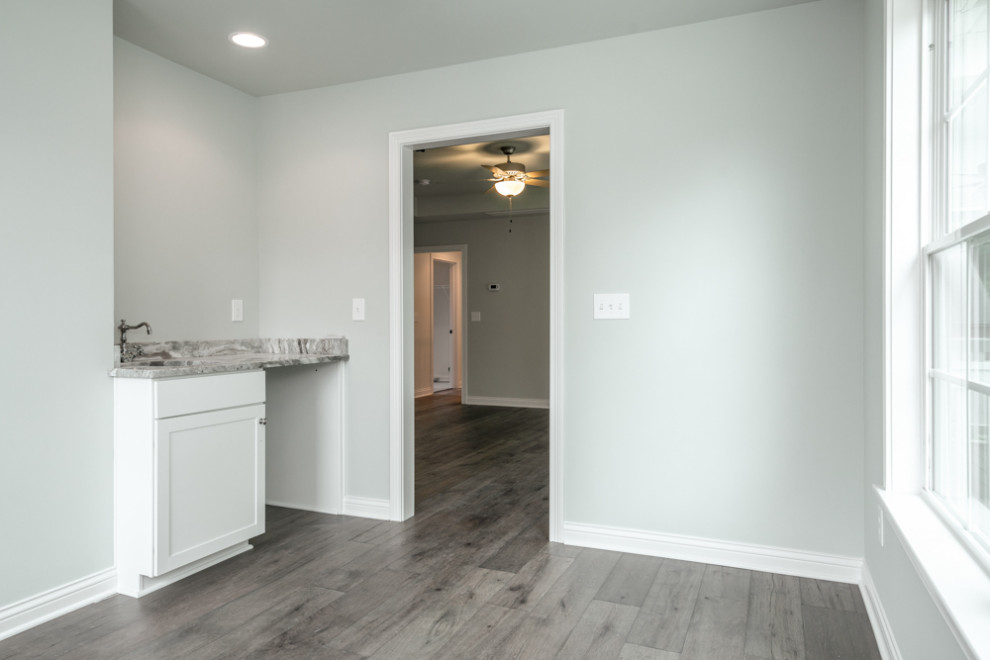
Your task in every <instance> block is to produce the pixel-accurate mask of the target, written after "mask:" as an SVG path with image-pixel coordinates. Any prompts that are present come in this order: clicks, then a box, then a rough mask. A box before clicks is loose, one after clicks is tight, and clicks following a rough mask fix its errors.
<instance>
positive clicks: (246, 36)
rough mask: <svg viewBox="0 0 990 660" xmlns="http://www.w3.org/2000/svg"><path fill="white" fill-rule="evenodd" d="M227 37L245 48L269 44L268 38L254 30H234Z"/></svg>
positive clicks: (261, 46)
mask: <svg viewBox="0 0 990 660" xmlns="http://www.w3.org/2000/svg"><path fill="white" fill-rule="evenodd" d="M227 38H228V39H230V40H231V42H233V43H235V44H237V45H238V46H242V47H244V48H264V47H265V46H267V45H268V39H265V38H264V37H263V36H261V35H260V34H255V33H254V32H233V33H231V34H230V35H229V36H228V37H227Z"/></svg>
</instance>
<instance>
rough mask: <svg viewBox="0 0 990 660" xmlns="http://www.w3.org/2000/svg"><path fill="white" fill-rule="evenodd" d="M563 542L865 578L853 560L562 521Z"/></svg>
mask: <svg viewBox="0 0 990 660" xmlns="http://www.w3.org/2000/svg"><path fill="white" fill-rule="evenodd" d="M563 542H564V543H565V544H567V545H580V546H584V547H588V548H598V549H600V550H615V551H618V552H631V553H634V554H639V555H650V556H653V557H666V558H670V559H681V560H685V561H694V562H699V563H704V564H716V565H718V566H730V567H732V568H744V569H747V570H751V571H764V572H767V573H779V574H782V575H793V576H796V577H804V578H812V579H816V580H831V581H834V582H845V583H848V584H859V583H860V582H861V580H862V575H863V560H862V559H860V558H857V557H844V556H840V555H825V554H820V553H815V552H806V551H803V550H792V549H790V548H777V547H772V546H762V545H750V544H747V543H732V542H729V541H718V540H713V539H704V538H697V537H692V536H680V535H677V534H661V533H658V532H649V531H645V530H639V529H623V528H619V527H605V526H602V525H589V524H585V523H574V522H564V533H563Z"/></svg>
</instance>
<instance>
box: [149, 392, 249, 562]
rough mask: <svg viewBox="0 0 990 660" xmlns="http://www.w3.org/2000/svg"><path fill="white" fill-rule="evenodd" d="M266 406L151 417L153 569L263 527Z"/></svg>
mask: <svg viewBox="0 0 990 660" xmlns="http://www.w3.org/2000/svg"><path fill="white" fill-rule="evenodd" d="M264 416H265V406H264V405H255V406H244V407H241V408H232V409H228V410H218V411H214V412H207V413H200V414H195V415H185V416H181V417H173V418H169V419H162V420H158V421H157V422H156V423H155V452H156V455H157V470H156V474H155V481H156V483H155V518H156V520H155V524H154V526H153V528H154V529H155V533H156V538H155V543H154V545H155V558H154V569H155V575H156V576H157V575H161V574H163V573H166V572H168V571H170V570H172V569H175V568H178V567H180V566H183V565H185V564H188V563H189V562H192V561H196V560H197V559H201V558H203V557H206V556H207V555H210V554H213V553H214V552H217V551H219V550H223V549H225V548H228V547H230V546H232V545H234V544H236V543H239V542H242V541H246V540H247V539H249V538H251V537H253V536H257V535H259V534H261V533H263V532H264V531H265V508H264V507H265V426H264V424H263V421H262V420H263V418H264Z"/></svg>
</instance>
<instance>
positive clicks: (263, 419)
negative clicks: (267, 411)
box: [258, 417, 268, 426]
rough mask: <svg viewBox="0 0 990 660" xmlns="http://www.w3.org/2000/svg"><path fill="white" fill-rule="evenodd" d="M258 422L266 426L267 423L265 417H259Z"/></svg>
mask: <svg viewBox="0 0 990 660" xmlns="http://www.w3.org/2000/svg"><path fill="white" fill-rule="evenodd" d="M258 423H259V424H261V425H262V426H267V425H268V418H267V417H259V418H258Z"/></svg>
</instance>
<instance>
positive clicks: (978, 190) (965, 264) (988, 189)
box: [925, 0, 990, 552]
mask: <svg viewBox="0 0 990 660" xmlns="http://www.w3.org/2000/svg"><path fill="white" fill-rule="evenodd" d="M988 1H990V0H941V1H940V2H938V3H936V8H937V11H936V15H935V16H934V35H935V38H934V41H935V51H934V54H933V57H932V60H931V61H932V65H933V71H932V75H931V89H932V97H933V107H932V117H933V126H932V128H933V131H932V135H933V144H932V151H931V153H932V158H931V172H932V175H933V176H932V195H931V199H932V208H931V214H930V222H929V228H928V232H927V233H928V244H927V245H926V246H925V255H926V261H927V280H928V304H927V310H928V329H929V332H928V363H927V367H928V402H929V406H928V409H929V411H930V415H929V420H928V438H929V440H928V461H927V483H926V487H927V491H928V492H929V494H931V495H932V497H933V498H934V499H935V500H936V501H937V502H938V503H939V505H941V506H940V507H939V508H941V509H942V510H943V511H944V512H945V513H946V514H947V515H948V516H949V517H950V518H951V519H953V520H954V522H955V523H957V524H958V526H959V527H960V528H961V529H962V530H963V531H964V535H965V537H966V538H967V539H968V540H969V541H971V542H972V544H973V545H974V546H976V547H979V548H981V549H982V551H983V552H987V551H990V451H988V436H990V215H988V211H990V172H988V157H987V156H988V153H990V40H988V38H987V37H988V32H990V31H988V16H990V13H988V11H987V9H988Z"/></svg>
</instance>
